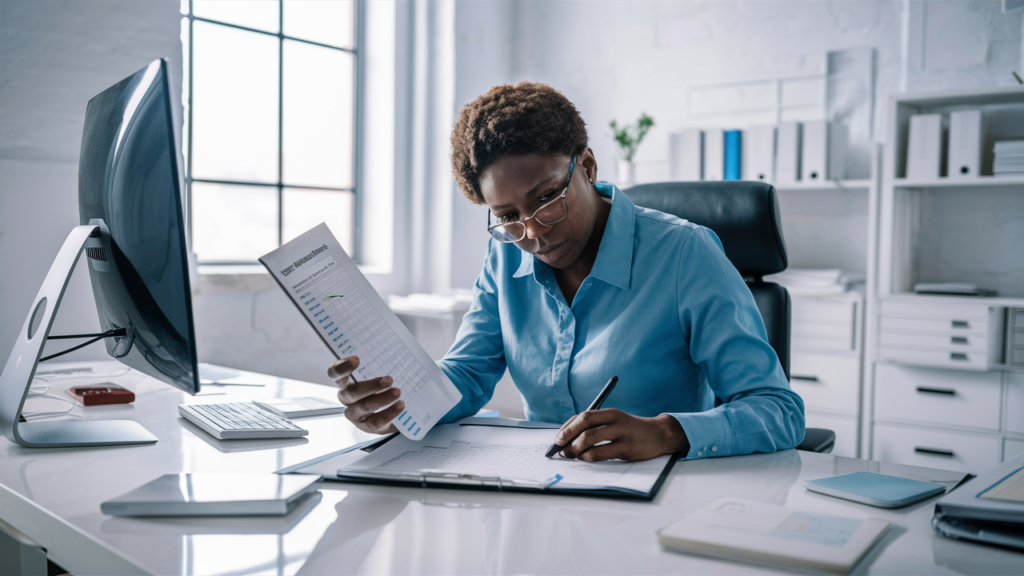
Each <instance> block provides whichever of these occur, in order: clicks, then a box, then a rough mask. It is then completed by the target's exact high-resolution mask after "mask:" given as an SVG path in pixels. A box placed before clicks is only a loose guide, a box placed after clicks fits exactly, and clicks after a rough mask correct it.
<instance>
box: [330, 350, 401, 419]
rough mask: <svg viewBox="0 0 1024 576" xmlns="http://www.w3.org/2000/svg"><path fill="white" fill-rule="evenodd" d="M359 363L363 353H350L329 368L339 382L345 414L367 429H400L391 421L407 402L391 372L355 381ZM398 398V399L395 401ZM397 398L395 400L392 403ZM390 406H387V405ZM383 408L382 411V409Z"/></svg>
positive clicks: (340, 396) (332, 378)
mask: <svg viewBox="0 0 1024 576" xmlns="http://www.w3.org/2000/svg"><path fill="white" fill-rule="evenodd" d="M357 367H359V357H358V356H349V357H348V358H343V359H341V360H338V361H337V362H335V363H334V364H331V367H330V368H328V369H327V376H328V377H330V379H331V380H334V382H335V384H337V385H338V388H340V390H338V400H340V401H341V403H342V404H344V405H345V407H346V408H345V418H348V419H349V421H350V422H352V423H353V424H355V425H356V428H359V429H360V430H362V431H363V432H369V433H371V434H388V433H391V432H397V431H398V429H397V428H395V425H394V424H392V423H391V421H392V420H394V419H395V418H396V417H397V416H398V415H399V414H401V413H402V411H403V410H405V402H403V401H402V400H399V399H398V398H399V396H401V394H402V391H401V390H399V389H398V388H394V387H392V386H391V384H392V383H393V382H394V381H393V380H392V379H391V376H381V377H380V378H373V379H371V380H361V381H359V382H354V381H353V380H352V372H353V371H354V370H355V369H356V368H357ZM396 400H397V402H395V401H396ZM392 402H394V404H391V403H392ZM388 404H391V406H388V407H387V408H385V409H384V410H381V408H384V406H387V405H388ZM378 410H379V412H378Z"/></svg>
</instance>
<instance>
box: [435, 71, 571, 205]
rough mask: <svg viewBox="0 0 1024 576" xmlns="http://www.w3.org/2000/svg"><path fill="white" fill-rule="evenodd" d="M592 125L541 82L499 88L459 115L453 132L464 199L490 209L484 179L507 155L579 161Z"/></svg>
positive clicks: (454, 165)
mask: <svg viewBox="0 0 1024 576" xmlns="http://www.w3.org/2000/svg"><path fill="white" fill-rule="evenodd" d="M586 148H587V125H586V123H584V122H583V118H582V117H581V116H580V113H579V111H578V110H576V107H575V106H573V104H572V102H570V101H569V99H568V98H566V97H565V96H563V95H562V93H561V92H559V91H558V90H555V89H554V88H552V87H550V86H548V85H546V84H540V83H538V82H518V83H516V84H502V85H500V86H495V87H494V88H491V89H490V90H488V91H487V93H486V94H484V95H483V96H480V97H479V98H477V99H476V100H474V101H472V102H470V103H469V104H466V105H465V106H463V107H462V110H461V111H460V112H459V117H458V119H457V120H456V121H455V128H454V130H452V172H453V173H454V175H455V181H456V182H457V183H458V184H459V188H461V189H462V193H463V194H465V195H466V198H469V201H470V202H473V203H474V204H484V203H485V202H484V197H483V194H482V193H481V192H480V176H481V175H482V174H483V172H484V171H485V170H487V168H489V167H490V166H491V165H492V164H494V162H495V161H497V160H498V158H500V157H502V156H505V155H518V154H541V155H544V156H549V155H565V156H570V157H571V156H576V155H578V154H581V153H583V151H584V150H586Z"/></svg>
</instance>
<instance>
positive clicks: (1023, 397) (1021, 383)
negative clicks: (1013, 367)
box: [1006, 372, 1024, 434]
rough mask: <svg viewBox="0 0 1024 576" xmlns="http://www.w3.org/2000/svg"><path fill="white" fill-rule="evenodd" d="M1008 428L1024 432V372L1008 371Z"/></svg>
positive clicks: (1012, 430) (1011, 430)
mask: <svg viewBox="0 0 1024 576" xmlns="http://www.w3.org/2000/svg"><path fill="white" fill-rule="evenodd" d="M1006 376H1007V380H1006V429H1007V430H1009V431H1010V432H1019V433H1021V434H1024V374H1021V373H1020V372H1009V373H1007V375H1006Z"/></svg>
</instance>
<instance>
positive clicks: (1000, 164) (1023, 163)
mask: <svg viewBox="0 0 1024 576" xmlns="http://www.w3.org/2000/svg"><path fill="white" fill-rule="evenodd" d="M992 151H993V152H994V153H995V160H994V161H993V163H992V173H993V174H995V175H996V176H999V175H1001V174H1024V140H1007V141H1004V142H996V145H995V147H994V148H993V149H992Z"/></svg>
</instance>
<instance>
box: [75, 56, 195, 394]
mask: <svg viewBox="0 0 1024 576" xmlns="http://www.w3.org/2000/svg"><path fill="white" fill-rule="evenodd" d="M180 174H181V173H180V170H179V166H178V154H177V147H176V138H175V135H174V129H173V124H172V120H171V99H170V90H169V83H168V79H167V62H166V60H156V61H154V62H152V63H151V64H150V65H149V66H147V67H145V68H143V69H142V70H139V71H138V72H136V73H135V74H133V75H131V76H129V77H128V78H125V79H124V80H122V81H121V82H118V83H117V84H115V85H114V86H111V87H110V88H108V89H107V90H104V91H103V92H102V93H100V94H99V95H97V96H96V97H94V98H93V99H92V100H90V101H89V105H88V108H87V109H86V114H85V131H84V132H83V134H82V153H81V160H80V164H79V171H78V209H79V215H80V218H81V223H82V224H98V225H99V227H100V231H101V236H100V237H99V238H98V241H99V243H98V244H93V245H91V247H89V246H90V245H87V248H86V261H87V262H88V263H89V276H90V278H91V280H92V287H93V295H94V296H95V298H96V308H97V311H98V312H99V317H100V323H101V324H102V326H103V329H104V330H113V329H121V328H123V329H125V330H126V335H125V336H123V337H121V338H118V339H117V340H113V339H108V340H106V346H107V353H108V354H110V355H111V356H113V357H114V358H117V359H118V360H120V361H121V362H123V363H124V364H126V365H128V366H131V367H132V368H135V369H136V370H139V371H141V372H143V373H145V374H148V375H150V376H152V377H154V378H158V379H160V380H162V381H164V382H166V383H168V384H171V385H173V386H176V387H178V388H181V389H182V390H185V391H186V392H189V393H192V394H195V393H196V392H198V391H199V374H198V371H197V364H196V344H195V329H194V326H193V321H192V297H191V289H190V286H189V276H188V258H187V255H186V244H185V225H184V218H183V217H182V200H181V198H182V195H181V185H182V180H181V176H180Z"/></svg>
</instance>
